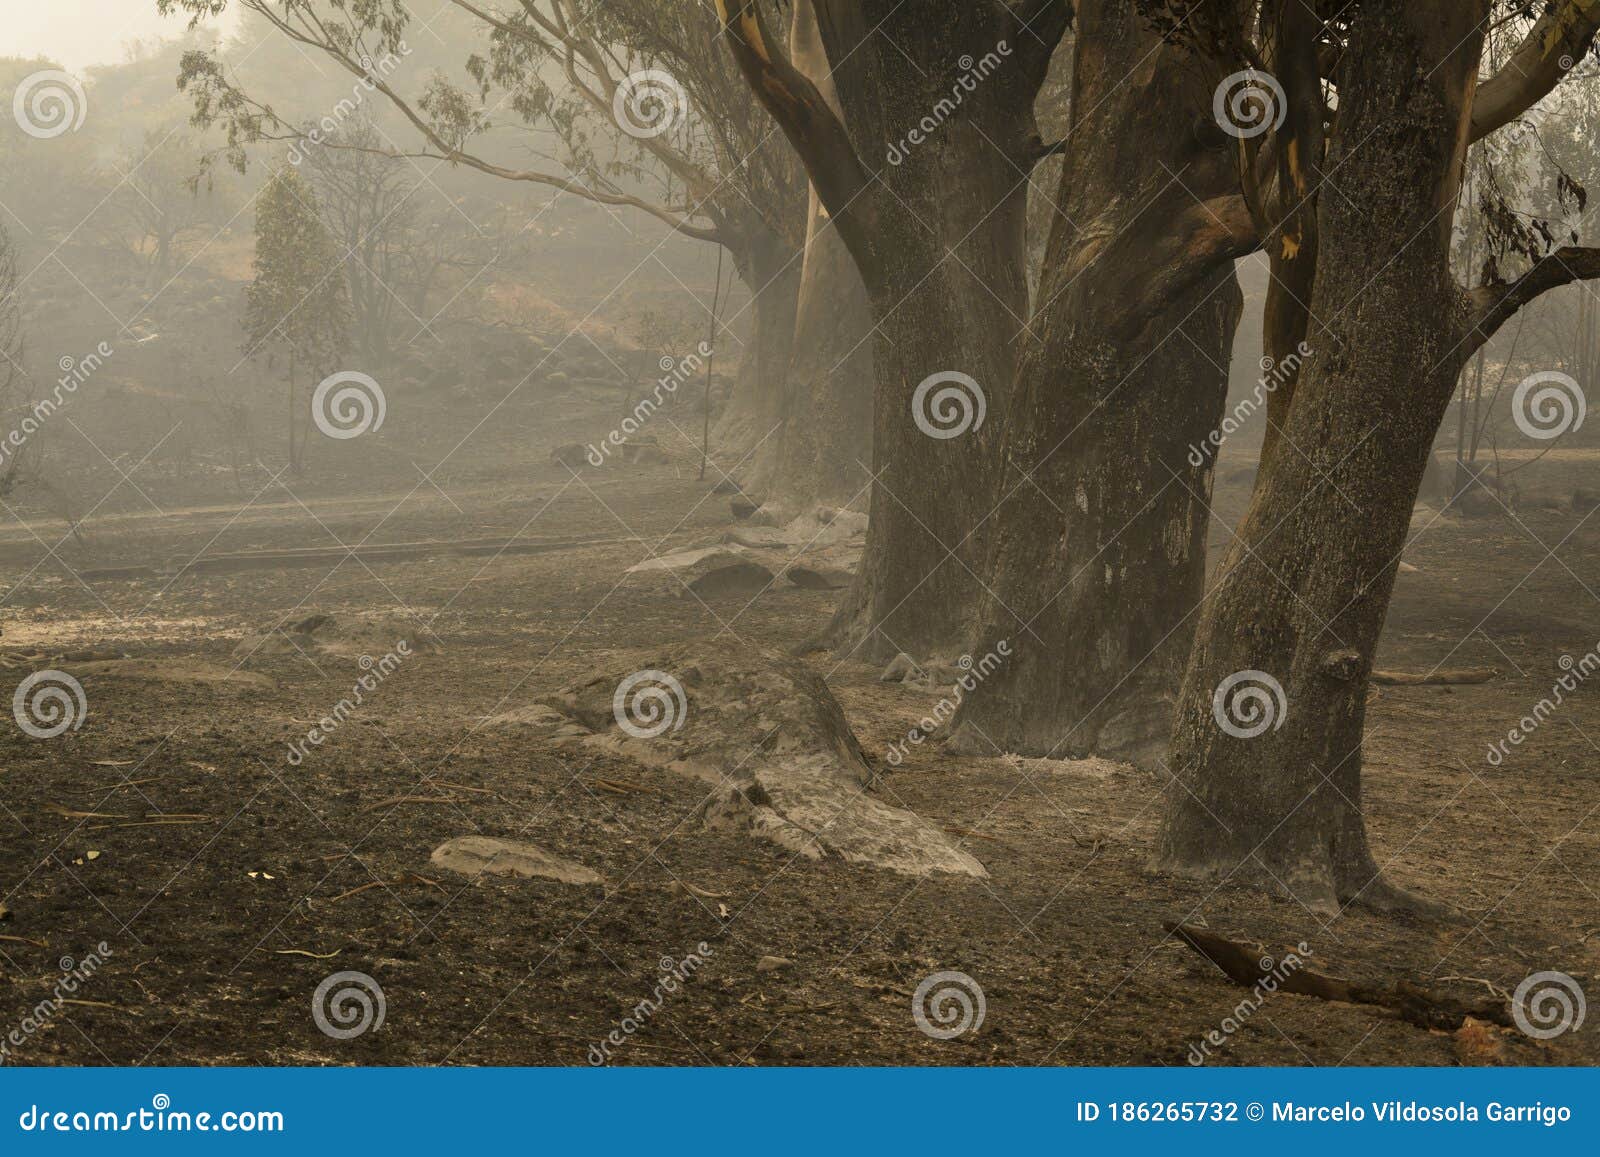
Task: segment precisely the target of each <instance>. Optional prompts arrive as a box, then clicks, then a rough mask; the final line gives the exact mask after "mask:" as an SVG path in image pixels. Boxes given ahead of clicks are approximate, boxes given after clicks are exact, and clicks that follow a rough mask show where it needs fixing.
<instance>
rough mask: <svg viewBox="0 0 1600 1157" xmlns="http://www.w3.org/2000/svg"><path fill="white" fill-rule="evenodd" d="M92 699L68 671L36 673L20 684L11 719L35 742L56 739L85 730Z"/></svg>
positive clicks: (12, 707) (51, 670) (13, 697)
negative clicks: (67, 732) (59, 736)
mask: <svg viewBox="0 0 1600 1157" xmlns="http://www.w3.org/2000/svg"><path fill="white" fill-rule="evenodd" d="M88 714H89V699H88V697H87V696H86V695H84V693H83V684H82V683H79V682H78V681H77V680H76V679H74V678H73V677H72V676H71V675H69V674H67V673H66V672H65V671H57V670H54V669H53V668H52V669H50V670H46V671H35V672H34V673H33V674H31V675H29V676H28V677H27V678H25V679H23V681H22V682H20V683H18V684H17V690H16V692H15V693H14V694H13V695H12V696H11V717H12V718H13V719H15V720H16V721H17V726H18V727H20V728H22V730H23V731H25V732H27V733H28V734H29V735H31V736H33V737H34V738H35V739H54V738H55V737H56V736H58V735H61V734H63V733H65V732H66V731H68V730H72V731H76V730H78V728H80V727H82V726H83V720H84V717H85V716H86V715H88Z"/></svg>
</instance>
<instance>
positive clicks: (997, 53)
mask: <svg viewBox="0 0 1600 1157" xmlns="http://www.w3.org/2000/svg"><path fill="white" fill-rule="evenodd" d="M1010 55H1011V45H1010V43H1009V42H1007V41H1004V40H1002V41H1000V42H999V43H998V44H996V45H995V46H994V49H993V51H991V52H985V53H984V54H983V55H982V56H981V57H979V58H978V59H976V60H974V59H973V57H972V56H971V55H970V54H969V55H967V56H963V57H962V58H961V59H960V60H958V61H957V62H956V64H957V65H958V66H959V67H960V68H961V75H960V76H958V77H956V81H955V83H954V84H953V85H951V86H950V95H949V96H942V97H940V98H939V99H938V100H937V101H935V102H934V105H933V108H932V109H931V110H930V111H929V113H928V115H927V116H925V117H923V118H922V119H921V120H920V121H918V122H917V124H916V125H915V126H914V127H913V128H912V129H911V130H910V131H909V132H907V133H906V135H905V136H903V137H901V138H900V140H899V141H898V142H895V143H892V144H890V145H889V152H888V155H887V157H886V159H887V160H888V162H889V163H890V164H891V165H894V166H896V167H899V166H900V165H903V164H904V163H905V160H906V158H907V157H908V156H910V155H911V151H912V149H914V148H915V147H916V146H917V145H920V144H924V143H926V142H927V141H928V140H929V139H930V138H932V136H933V135H934V134H935V133H936V132H938V131H939V129H940V127H941V126H942V125H943V124H944V123H945V122H946V121H947V120H949V119H950V118H951V117H953V116H955V115H956V110H957V109H958V108H960V107H961V105H962V104H963V103H964V102H965V101H966V98H967V96H969V95H970V94H972V93H975V92H977V91H978V84H979V82H981V81H984V80H987V79H988V78H989V77H991V76H993V75H994V74H995V73H996V72H998V71H999V70H1000V67H1001V65H1002V64H1003V63H1004V62H1005V58H1007V57H1009V56H1010Z"/></svg>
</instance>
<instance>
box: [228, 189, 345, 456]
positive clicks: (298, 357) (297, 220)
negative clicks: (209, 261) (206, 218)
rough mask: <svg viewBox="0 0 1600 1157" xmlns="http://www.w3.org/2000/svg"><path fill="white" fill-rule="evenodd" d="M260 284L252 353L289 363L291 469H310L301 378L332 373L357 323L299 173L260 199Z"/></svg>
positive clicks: (254, 302) (251, 305)
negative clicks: (301, 429)
mask: <svg viewBox="0 0 1600 1157" xmlns="http://www.w3.org/2000/svg"><path fill="white" fill-rule="evenodd" d="M254 269H255V278H254V280H253V281H251V282H250V284H249V285H248V286H247V287H246V288H245V310H244V330H245V352H246V354H247V355H250V356H265V357H266V358H267V359H268V364H269V365H271V364H272V363H273V362H274V361H275V360H276V359H277V358H278V357H282V358H283V359H284V375H285V378H286V380H287V383H288V407H289V409H288V416H289V469H290V470H291V471H293V472H294V473H295V474H301V473H304V471H305V436H304V434H299V435H297V433H296V427H297V426H303V425H304V423H303V422H302V421H301V419H300V418H299V411H300V407H299V404H298V401H297V389H298V382H299V379H300V376H301V375H302V374H307V375H310V376H311V377H313V378H315V377H318V376H322V375H325V374H327V373H328V372H329V371H331V370H332V369H333V367H334V362H335V360H336V359H337V358H338V356H339V355H340V354H341V353H342V352H343V351H344V348H345V345H346V342H347V340H348V331H349V325H350V306H349V301H348V298H347V296H346V289H345V283H344V276H343V272H344V271H343V262H342V260H341V255H340V252H339V249H338V247H337V246H336V245H335V243H334V240H333V237H332V235H331V234H330V233H329V232H328V229H327V227H326V226H325V225H324V224H323V223H322V219H321V218H320V217H319V216H318V214H317V203H316V194H315V193H314V192H313V191H312V189H311V188H310V186H309V185H308V184H307V183H306V181H305V180H304V179H303V178H302V177H301V176H300V175H299V174H298V173H297V172H295V170H294V169H292V168H287V167H286V168H282V169H279V170H278V171H277V172H276V173H274V174H273V176H272V179H271V180H269V181H268V182H267V184H266V186H265V187H264V188H263V189H262V191H261V195H260V197H258V198H257V200H256V256H255V264H254Z"/></svg>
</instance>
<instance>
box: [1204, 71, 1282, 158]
mask: <svg viewBox="0 0 1600 1157" xmlns="http://www.w3.org/2000/svg"><path fill="white" fill-rule="evenodd" d="M1211 113H1212V115H1213V116H1214V117H1216V119H1217V124H1218V125H1220V126H1221V128H1222V131H1223V132H1225V133H1227V134H1228V135H1229V136H1233V137H1238V138H1239V139H1240V140H1249V139H1250V138H1251V137H1259V136H1260V135H1261V134H1262V133H1266V132H1275V131H1277V130H1278V129H1279V128H1281V127H1282V126H1283V122H1284V120H1285V119H1286V118H1287V117H1288V115H1289V99H1288V97H1287V96H1285V95H1284V91H1283V85H1281V84H1279V83H1278V78H1277V77H1275V76H1273V75H1272V74H1271V73H1270V72H1262V71H1260V70H1259V69H1255V68H1247V69H1245V70H1244V71H1243V72H1236V73H1234V74H1233V75H1232V76H1230V77H1228V78H1227V79H1226V80H1224V81H1223V82H1222V83H1221V84H1219V85H1217V91H1216V92H1215V93H1213V94H1212V97H1211Z"/></svg>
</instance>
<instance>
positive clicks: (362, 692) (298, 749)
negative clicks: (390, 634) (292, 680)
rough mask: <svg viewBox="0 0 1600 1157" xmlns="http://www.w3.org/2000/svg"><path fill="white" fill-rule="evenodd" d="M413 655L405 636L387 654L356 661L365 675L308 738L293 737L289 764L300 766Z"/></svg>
mask: <svg viewBox="0 0 1600 1157" xmlns="http://www.w3.org/2000/svg"><path fill="white" fill-rule="evenodd" d="M410 657H411V643H410V642H409V641H408V640H406V639H401V640H399V641H398V642H396V643H395V645H394V650H392V651H385V652H384V653H383V656H382V657H381V658H378V659H374V658H373V657H372V656H371V655H362V656H361V657H360V658H359V659H357V660H356V665H357V666H359V667H360V668H361V670H362V671H363V672H365V674H363V675H362V676H361V677H360V678H359V679H357V680H356V681H355V684H354V685H353V686H352V687H351V688H350V694H349V695H347V696H345V698H343V699H341V700H339V702H337V703H335V704H334V705H333V710H331V711H329V712H328V714H326V715H324V716H323V717H322V718H321V719H319V720H317V722H316V725H315V726H314V727H312V728H310V729H309V730H308V731H307V732H306V737H305V739H304V740H301V739H298V738H297V739H293V740H291V741H290V742H289V754H288V756H287V758H288V760H289V763H290V765H291V766H293V767H299V766H300V765H301V764H302V763H304V762H305V758H306V756H308V755H310V754H311V748H313V747H321V746H322V744H323V742H324V741H325V740H327V739H328V737H329V736H331V735H332V734H333V733H334V732H335V731H337V730H339V728H341V727H343V726H344V725H345V723H346V722H348V721H349V719H350V717H351V716H352V715H354V714H355V713H356V711H357V710H358V709H359V708H360V707H361V705H362V704H363V703H365V702H366V697H367V696H368V695H370V694H372V693H373V692H374V691H376V690H377V689H378V688H379V687H380V686H381V685H382V684H383V681H384V680H385V679H387V678H388V677H389V676H390V675H393V674H394V673H395V670H396V669H397V668H398V667H399V666H400V664H401V663H402V662H403V661H405V660H406V659H409V658H410Z"/></svg>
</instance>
